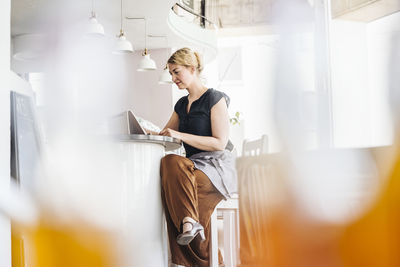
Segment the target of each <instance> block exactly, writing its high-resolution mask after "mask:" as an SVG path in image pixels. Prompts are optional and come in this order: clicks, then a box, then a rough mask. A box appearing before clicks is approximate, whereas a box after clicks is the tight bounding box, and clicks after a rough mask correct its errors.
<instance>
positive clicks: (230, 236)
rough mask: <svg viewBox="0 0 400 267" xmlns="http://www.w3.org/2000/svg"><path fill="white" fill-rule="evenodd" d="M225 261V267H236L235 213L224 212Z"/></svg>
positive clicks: (230, 211)
mask: <svg viewBox="0 0 400 267" xmlns="http://www.w3.org/2000/svg"><path fill="white" fill-rule="evenodd" d="M223 217H224V260H225V267H236V265H237V264H236V257H237V255H236V240H235V239H236V238H235V232H236V228H235V220H236V218H235V212H234V211H232V210H224V211H223Z"/></svg>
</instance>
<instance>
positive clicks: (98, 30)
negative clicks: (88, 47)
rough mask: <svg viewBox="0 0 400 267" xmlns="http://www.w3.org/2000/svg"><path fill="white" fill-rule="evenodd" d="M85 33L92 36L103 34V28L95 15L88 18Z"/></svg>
mask: <svg viewBox="0 0 400 267" xmlns="http://www.w3.org/2000/svg"><path fill="white" fill-rule="evenodd" d="M86 34H88V35H91V36H92V35H93V36H104V28H103V25H101V24H100V23H99V22H98V21H97V19H96V18H95V17H91V18H90V19H89V23H88V25H87V30H86Z"/></svg>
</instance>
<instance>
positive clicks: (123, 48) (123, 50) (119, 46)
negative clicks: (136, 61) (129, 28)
mask: <svg viewBox="0 0 400 267" xmlns="http://www.w3.org/2000/svg"><path fill="white" fill-rule="evenodd" d="M132 52H133V47H132V44H131V42H129V41H128V40H126V38H125V36H124V35H122V36H120V37H118V39H117V42H116V43H115V48H114V51H113V54H127V53H132Z"/></svg>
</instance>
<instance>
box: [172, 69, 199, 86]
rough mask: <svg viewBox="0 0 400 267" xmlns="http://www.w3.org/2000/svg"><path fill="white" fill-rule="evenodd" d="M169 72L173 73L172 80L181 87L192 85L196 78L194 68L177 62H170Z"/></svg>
mask: <svg viewBox="0 0 400 267" xmlns="http://www.w3.org/2000/svg"><path fill="white" fill-rule="evenodd" d="M168 69H169V73H171V76H172V81H173V82H174V83H175V84H176V85H177V86H178V88H179V89H186V88H188V87H189V86H190V84H191V83H192V82H193V80H194V78H195V71H194V68H191V67H186V66H182V65H177V64H168Z"/></svg>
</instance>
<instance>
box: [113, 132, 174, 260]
mask: <svg viewBox="0 0 400 267" xmlns="http://www.w3.org/2000/svg"><path fill="white" fill-rule="evenodd" d="M117 140H118V141H117V143H118V146H119V151H120V153H121V156H122V158H123V159H124V160H123V162H122V163H121V164H122V166H121V168H122V169H123V180H122V185H123V192H122V195H121V201H122V203H121V204H122V213H123V219H124V225H125V232H126V237H127V240H128V244H127V245H126V246H125V247H124V251H123V253H124V254H125V255H128V257H129V255H131V257H130V258H129V262H127V263H128V266H157V267H158V266H167V265H168V260H167V258H168V243H167V242H168V239H167V232H166V227H165V219H164V213H163V207H162V202H161V179H160V161H161V158H162V157H163V156H164V154H165V151H169V150H175V149H178V148H179V147H180V142H179V141H178V140H177V139H174V138H171V137H166V136H156V135H123V136H118V137H117Z"/></svg>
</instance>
